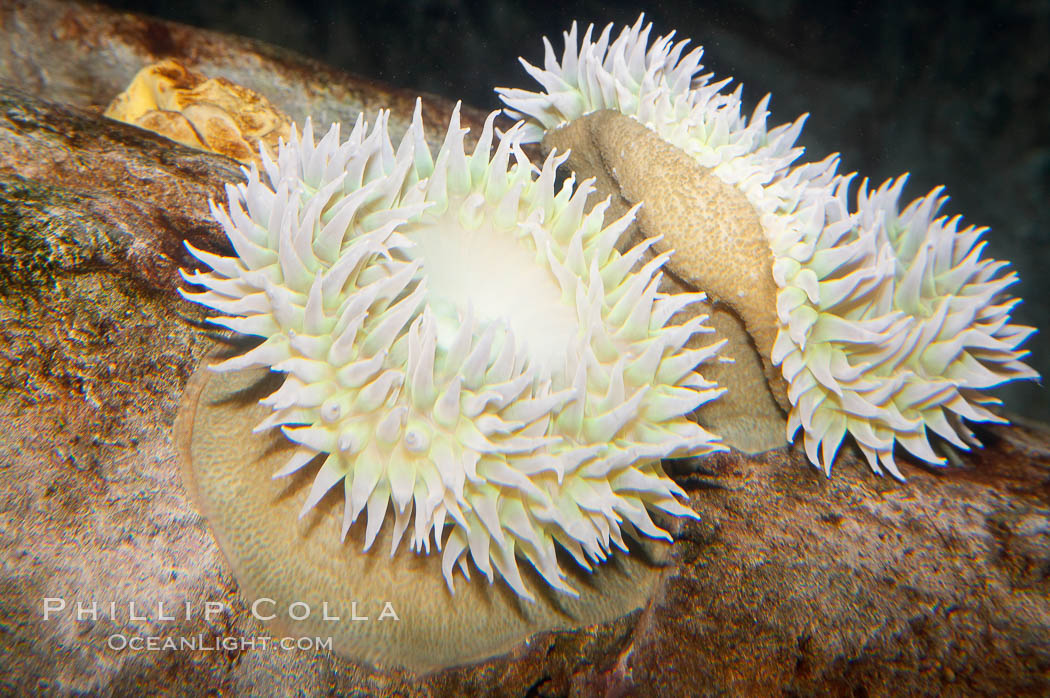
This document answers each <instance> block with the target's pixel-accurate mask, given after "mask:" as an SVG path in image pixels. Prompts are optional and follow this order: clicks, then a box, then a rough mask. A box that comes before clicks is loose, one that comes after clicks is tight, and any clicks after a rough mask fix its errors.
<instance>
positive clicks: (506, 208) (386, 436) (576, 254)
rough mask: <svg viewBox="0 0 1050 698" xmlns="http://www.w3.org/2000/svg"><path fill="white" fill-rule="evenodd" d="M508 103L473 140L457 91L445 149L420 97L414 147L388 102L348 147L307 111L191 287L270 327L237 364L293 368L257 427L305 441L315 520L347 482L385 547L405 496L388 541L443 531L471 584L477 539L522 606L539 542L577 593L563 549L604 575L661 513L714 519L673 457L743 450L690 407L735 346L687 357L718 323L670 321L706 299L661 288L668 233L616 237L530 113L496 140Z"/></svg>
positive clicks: (353, 513) (481, 562)
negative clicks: (398, 134) (701, 511)
mask: <svg viewBox="0 0 1050 698" xmlns="http://www.w3.org/2000/svg"><path fill="white" fill-rule="evenodd" d="M494 118H495V114H492V115H490V116H489V118H488V120H487V121H486V122H485V126H484V129H483V131H482V133H481V135H480V138H479V140H478V144H477V147H476V148H475V149H474V151H473V153H472V154H468V153H467V152H466V151H465V149H464V134H465V132H466V131H465V129H462V128H461V127H460V123H459V115H458V107H457V109H456V111H455V112H454V113H453V115H452V119H451V122H450V124H449V127H448V131H447V134H446V136H445V139H444V143H443V144H442V146H441V148H440V150H439V151H438V152H437V155H436V157H432V155H431V152H430V151H429V149H428V148H427V146H426V142H425V140H424V133H423V126H422V121H421V117H420V105H419V103H418V102H417V106H416V111H415V114H414V117H413V121H412V125H411V127H410V128H409V131H408V133H407V134H406V135H405V136H404V138H403V140H402V141H401V142H400V144H399V145H398V146H397V147H396V148H395V147H394V146H393V144H392V143H391V141H390V138H389V135H388V132H387V114H386V113H384V112H381V113H380V114H379V116H378V118H377V119H376V121H375V124H374V125H373V126H372V127H371V128H368V126H367V124H366V123H365V122H364V121H363V120H362V119H360V118H359V119H358V121H357V123H356V124H355V126H354V128H353V130H352V132H351V133H350V136H349V138H347V140H346V141H345V142H342V143H340V140H339V128H338V125H336V126H333V127H332V128H331V130H329V131H328V133H327V135H325V136H324V137H323V138H322V139H321V140H320V141H319V142H318V143H316V144H315V142H314V138H313V134H312V128H311V125H310V123H309V122H307V124H306V126H305V127H304V129H303V134H302V136H301V137H297V136H293V138H292V140H291V142H289V143H285V144H283V145H282V147H281V149H280V152H279V155H278V157H277V161H276V162H273V161H271V160H270V159H269V158H267V157H266V155H265V153H264V154H263V162H264V171H265V175H266V180H268V181H264V179H263V178H262V177H261V176H260V175H259V173H258V172H257V170H256V169H255V168H254V167H253V168H251V169H250V170H246V174H247V182H246V183H243V184H238V185H236V186H232V185H228V187H227V193H228V199H229V201H228V213H227V212H224V211H223V210H221V209H219V208H218V207H217V206H215V205H214V204H212V209H213V214H214V215H215V217H216V219H217V220H218V221H219V222H220V223H221V225H222V227H223V229H224V231H225V233H226V236H227V237H228V239H229V241H230V244H231V245H232V246H233V249H234V251H235V253H236V256H235V257H223V256H219V255H215V254H211V253H208V252H205V251H202V250H199V249H196V248H193V247H190V248H189V249H190V252H191V253H192V254H193V255H194V256H195V257H196V258H197V259H199V260H200V261H201V262H203V263H204V264H206V265H207V266H208V267H210V268H211V270H212V271H210V272H207V273H200V272H194V273H190V274H187V273H184V278H185V279H186V281H188V282H189V283H191V284H194V285H198V286H202V287H204V288H205V289H207V290H206V291H204V292H200V293H184V295H185V296H186V297H187V298H188V299H190V300H192V301H195V302H198V303H201V304H204V305H206V306H208V307H209V308H212V309H215V310H217V311H219V312H220V313H222V314H223V315H222V316H220V317H215V318H212V319H211V320H212V322H215V323H217V324H219V325H222V326H224V327H227V328H229V329H231V330H234V331H235V332H238V333H241V334H245V335H255V336H259V337H262V338H263V339H264V341H263V342H262V343H261V344H259V345H258V346H256V347H255V348H253V349H251V350H249V351H247V352H246V353H244V354H242V355H240V356H237V357H234V358H232V359H230V360H227V361H225V362H223V363H221V364H219V365H217V366H215V368H216V369H217V370H220V371H231V370H240V369H246V368H250V367H263V368H268V369H272V370H273V371H276V372H282V373H284V374H285V376H286V377H285V379H284V382H283V384H282V385H281V386H280V387H279V389H277V390H276V391H275V392H273V393H272V394H270V395H269V396H268V397H266V398H265V399H263V400H262V402H263V404H265V405H267V406H268V407H269V408H270V409H271V410H272V412H271V414H270V415H269V416H268V417H267V418H266V419H265V420H264V421H263V422H262V423H261V424H259V425H258V426H257V427H256V431H261V430H266V429H271V428H278V427H279V428H280V429H281V431H282V432H283V434H284V435H285V437H287V439H288V440H290V441H291V442H294V444H296V449H295V451H294V453H293V455H292V456H291V458H290V459H289V460H288V461H287V463H286V465H284V467H282V468H280V469H279V471H278V472H277V473H275V474H274V477H283V476H287V475H290V474H292V473H295V472H297V471H299V470H300V469H302V468H304V467H306V466H307V465H308V464H311V467H316V468H317V469H316V473H315V475H314V476H313V484H312V487H311V489H310V492H309V494H308V496H307V497H306V499H305V502H303V505H302V513H301V514H300V517H301V516H302V515H304V514H306V513H307V512H309V511H310V510H311V509H312V508H314V507H315V506H317V505H318V503H319V502H320V501H321V500H322V499H323V498H324V497H325V495H326V493H328V492H329V491H330V490H332V489H333V488H335V487H336V486H337V485H340V484H341V485H342V488H343V491H344V493H345V494H344V506H343V515H342V525H341V530H342V536H343V537H344V538H345V537H346V535H347V532H348V531H349V530H350V528H351V526H353V524H354V522H355V521H357V520H358V518H359V515H360V514H361V513H362V512H364V511H366V512H367V514H366V516H365V517H364V518H365V519H366V523H365V536H364V547H365V549H366V550H367V549H369V548H370V547H371V546H372V544H373V543H374V541H375V540H376V536H377V534H378V532H379V530H380V528H381V527H382V526H383V522H384V520H385V519H386V518H387V510H388V507H389V506H390V505H391V504H392V505H393V506H392V512H393V528H392V535H391V546H390V549H391V555H393V554H394V552H395V551H396V550H397V548H398V546H399V542H400V540H401V539H402V537H403V535H404V533H405V531H406V530H408V529H409V527H411V534H410V546H411V548H412V549H413V550H415V551H417V552H429V550H430V543H431V539H433V542H434V544H435V546H436V548H437V549H438V550H440V551H443V552H442V564H441V567H442V571H443V574H444V578H445V581H446V583H447V585H448V587H449V589H450V590H452V589H453V588H454V587H453V570H454V568H455V567H457V566H458V568H459V569H460V570H461V571H462V573H463V574H464V575H465V576H467V577H468V578H469V568H468V562H467V560H468V556H467V555H466V554H465V552H466V551H469V553H470V555H469V558H470V559H472V560H473V563H474V565H475V566H476V567H477V569H478V570H480V571H481V572H482V573H484V575H485V576H486V577H487V578H488V579H489V581H490V582H491V581H492V579H493V569H495V572H496V573H498V575H499V576H501V577H502V578H503V579H504V580H506V582H507V583H508V584H509V586H510V587H511V588H513V590H514V591H515V592H516V593H517V594H518V595H519V596H521V597H523V598H527V599H530V600H532V599H533V598H534V597H533V595H532V594H531V593H530V591H529V590H528V588H527V587H526V585H525V584H524V583H523V581H522V577H521V574H520V571H519V568H518V558H519V557H520V558H523V559H525V560H527V561H528V562H529V563H531V565H532V566H533V567H534V568H535V569H536V571H537V572H538V573H539V574H540V575H541V576H542V578H543V579H544V580H546V582H547V583H548V584H549V585H550V586H551V587H552V588H554V589H557V590H558V591H560V592H563V593H566V594H570V595H574V594H575V593H576V591H575V589H573V587H572V586H571V585H570V584H568V582H567V581H566V576H565V573H564V571H563V570H562V568H561V566H560V564H559V562H558V559H557V556H556V546H555V543H558V544H559V545H560V546H561V547H562V548H564V549H565V550H566V551H568V552H569V553H570V554H571V555H572V556H573V557H574V558H575V560H576V561H577V562H578V563H579V564H580V565H581V566H583V567H584V568H588V569H589V568H590V565H591V564H593V563H596V562H600V561H603V560H605V559H606V558H607V557H608V556H609V555H610V553H611V551H612V548H613V546H615V547H618V548H621V549H623V550H626V545H625V543H624V539H623V535H622V533H623V532H624V531H626V532H628V533H634V532H639V533H641V534H645V535H646V536H651V537H654V538H665V539H666V538H669V537H668V535H667V533H666V532H665V531H663V530H662V529H661V528H659V527H658V526H657V525H656V524H655V523H654V522H653V520H652V519H651V518H650V515H649V513H648V511H647V509H658V510H662V511H664V512H667V513H670V514H672V515H675V516H695V515H694V514H693V513H692V512H691V511H690V510H689V509H688V508H686V507H685V506H683V505H682V504H681V503H680V502H679V501H678V500H677V499H676V497H683V496H684V492H683V491H682V490H681V488H680V487H678V486H677V485H676V484H675V483H674V482H673V481H671V480H670V479H669V478H668V477H666V475H665V474H664V472H663V470H662V468H661V464H660V459H661V458H665V457H678V456H686V455H697V454H704V453H709V452H711V451H714V450H718V449H720V448H722V446H720V445H719V444H718V443H717V441H716V439H715V438H714V437H713V436H712V435H711V434H710V433H708V432H707V431H705V430H704V429H703V428H701V427H700V426H698V425H697V424H696V423H695V422H692V421H690V420H689V419H687V417H686V416H685V415H687V414H688V413H690V412H691V411H692V410H693V409H695V408H696V407H697V406H698V405H700V404H701V403H703V402H705V401H707V400H710V399H712V398H714V397H716V396H717V395H718V394H719V393H720V392H721V391H720V390H719V389H718V388H717V387H716V386H714V385H713V384H712V383H710V382H709V381H706V380H704V379H703V378H702V377H701V376H700V375H699V374H698V373H697V372H696V371H695V370H694V369H695V368H696V366H697V365H698V364H699V363H701V362H703V361H705V360H707V359H709V358H711V357H713V356H714V355H715V354H716V351H717V349H718V346H719V345H718V344H717V343H715V344H711V345H709V346H706V347H703V348H700V349H692V350H686V349H683V347H684V345H685V344H686V342H687V341H688V340H690V339H691V338H692V337H693V336H694V335H695V334H697V333H703V332H706V331H708V330H706V328H705V327H704V325H703V317H702V316H701V317H693V318H691V319H689V320H688V321H686V322H683V323H681V324H672V319H673V318H675V316H676V314H677V313H679V311H681V310H682V309H683V308H686V307H688V306H690V305H691V304H693V303H696V302H699V301H701V300H702V299H703V294H698V293H689V294H677V295H667V294H663V293H660V292H659V291H658V290H657V289H658V285H659V282H660V278H661V271H660V270H661V267H662V265H663V264H664V262H665V261H666V260H667V258H668V256H669V255H667V254H663V255H659V256H658V257H656V258H654V259H652V260H651V261H649V262H648V263H645V264H644V265H638V264H637V262H638V261H639V260H640V259H641V258H642V256H643V254H644V253H645V251H646V250H647V249H648V248H649V247H650V246H651V245H652V243H653V241H646V242H643V243H641V244H639V245H637V246H635V247H633V248H632V249H630V250H629V251H627V252H626V253H623V254H621V253H620V252H619V251H618V250H617V249H616V243H617V241H618V240H619V238H620V237H621V235H622V234H623V232H624V231H625V230H626V229H627V228H628V226H629V225H630V223H631V220H632V217H631V215H628V216H625V217H623V218H620V219H618V220H616V221H613V222H611V223H609V224H608V225H606V224H605V221H604V214H605V208H606V206H605V205H604V204H602V203H599V204H597V205H595V206H593V207H592V208H590V209H589V210H588V209H587V208H586V202H587V199H588V197H589V196H590V194H591V193H592V190H593V187H592V186H591V185H590V183H588V182H584V183H582V184H580V185H579V186H576V185H575V182H574V181H573V180H572V179H570V180H569V181H568V182H567V183H566V184H565V185H564V186H561V187H560V188H558V187H556V181H555V180H556V171H557V169H558V166H559V165H560V164H561V163H562V162H563V160H564V158H563V157H559V156H557V155H555V154H553V153H552V154H551V155H550V156H548V157H547V158H546V160H545V161H544V162H543V164H542V166H541V167H539V168H538V170H537V168H536V167H534V166H533V164H532V163H531V162H530V161H529V159H528V157H527V155H526V154H525V153H524V152H523V151H522V149H521V146H520V143H521V140H522V137H523V130H522V127H521V126H520V125H515V126H514V127H512V128H511V129H509V131H508V132H507V133H505V134H503V136H502V137H501V138H500V139H499V142H498V144H497V145H496V147H495V149H494V150H493V148H492V145H493V131H494V129H493V120H494ZM291 523H292V522H289V524H291Z"/></svg>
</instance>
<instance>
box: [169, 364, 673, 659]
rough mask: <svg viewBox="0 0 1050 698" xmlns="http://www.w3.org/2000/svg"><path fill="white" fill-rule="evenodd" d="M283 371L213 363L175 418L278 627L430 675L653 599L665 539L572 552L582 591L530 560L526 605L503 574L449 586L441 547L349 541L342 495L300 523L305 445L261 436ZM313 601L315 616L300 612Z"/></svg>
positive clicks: (184, 459)
mask: <svg viewBox="0 0 1050 698" xmlns="http://www.w3.org/2000/svg"><path fill="white" fill-rule="evenodd" d="M214 361H215V360H214V359H206V364H214ZM280 381H281V378H280V376H279V374H276V373H272V372H269V371H267V370H265V369H246V370H241V371H235V372H226V373H216V372H214V371H211V370H208V367H207V365H202V366H201V367H200V368H199V369H198V370H197V372H196V373H194V375H193V376H192V377H191V379H190V382H189V384H188V385H187V388H186V391H185V393H184V396H183V401H182V404H181V406H180V411H179V415H178V418H177V421H176V429H175V440H176V445H177V449H178V454H179V461H180V466H181V470H182V476H183V482H184V483H185V485H186V487H187V489H188V490H189V493H190V495H191V497H192V498H193V500H194V501H195V503H196V505H197V507H198V508H199V510H200V511H201V513H202V514H203V515H204V516H205V517H206V518H207V520H208V523H209V526H210V527H211V529H212V532H213V534H214V536H215V539H216V541H217V542H218V544H219V548H220V550H221V551H222V552H223V554H224V556H225V557H226V559H227V561H228V562H229V564H230V566H231V568H232V569H233V572H234V575H235V576H236V578H237V580H238V583H239V585H240V586H241V589H242V593H244V595H245V596H246V598H248V599H249V601H250V602H256V601H259V605H258V606H257V609H258V613H259V617H261V618H263V619H267V622H268V623H270V624H273V625H275V626H276V629H277V630H279V631H281V632H284V633H287V634H288V635H289V636H298V637H320V638H328V637H330V638H332V649H333V650H334V651H335V652H336V653H337V654H339V655H340V656H342V657H345V658H347V659H350V660H352V661H356V662H364V663H369V664H374V665H379V666H383V667H403V668H405V669H408V670H410V671H414V672H419V673H423V672H429V671H433V670H437V669H442V668H447V667H450V666H455V665H458V664H465V663H471V662H475V661H480V660H482V659H485V658H487V657H491V656H496V655H499V654H503V653H505V652H507V651H509V650H510V649H512V648H513V647H514V646H515V645H517V644H518V643H520V642H521V641H523V640H524V639H525V638H527V637H530V636H532V635H534V634H536V633H542V632H548V631H557V630H562V629H569V628H576V627H582V626H587V625H593V624H597V623H603V622H608V621H612V620H614V619H616V618H619V617H622V616H624V615H627V614H629V613H631V612H632V611H634V610H636V609H639V608H642V607H644V606H645V605H646V603H648V600H649V599H650V598H651V597H652V595H653V593H654V591H655V588H656V585H657V584H658V582H659V578H660V575H661V568H662V566H663V565H664V564H665V561H666V559H667V555H668V551H669V548H670V545H669V544H668V543H665V542H663V541H656V540H652V539H645V540H642V539H632V538H628V542H629V544H630V548H631V553H632V554H631V555H620V556H616V557H614V558H613V559H612V560H611V561H610V562H609V563H608V564H604V565H601V566H599V567H598V568H596V569H594V570H593V571H591V572H588V571H586V570H584V569H583V568H581V567H579V566H576V565H575V564H574V563H573V561H572V560H571V559H563V560H562V561H561V562H562V566H563V567H564V568H565V570H566V573H567V576H568V578H569V579H570V580H571V583H572V584H573V585H574V586H575V587H576V588H577V589H578V590H579V596H578V597H572V596H568V595H565V594H560V593H555V592H554V591H553V590H552V589H551V588H550V587H549V585H548V584H547V582H546V581H544V580H543V578H542V577H541V576H540V575H539V574H537V573H536V572H535V571H533V570H531V569H526V570H523V574H522V577H523V584H524V585H525V586H526V588H527V589H528V590H529V591H531V592H532V593H533V595H534V596H535V598H536V602H535V603H528V602H524V601H523V600H522V599H521V598H520V597H519V596H518V595H517V594H516V593H515V592H514V591H513V590H511V589H510V587H508V586H506V585H502V584H488V583H484V582H482V581H481V580H475V581H474V583H468V584H462V583H461V584H459V585H457V590H456V594H455V595H452V594H449V593H448V590H447V589H446V588H445V583H444V581H443V578H442V569H441V567H442V565H441V559H440V557H439V556H435V555H416V554H414V553H412V552H411V551H409V550H406V549H404V548H403V547H402V548H401V549H400V550H398V551H397V552H396V553H395V554H393V555H390V556H387V555H385V554H375V553H364V552H362V550H361V549H362V547H364V543H365V540H364V538H365V535H364V531H363V530H361V529H354V530H352V531H351V532H350V533H349V535H348V537H347V540H346V541H345V542H343V541H342V538H341V535H340V530H339V528H340V527H339V519H340V517H339V508H340V506H341V501H340V497H339V496H337V495H335V494H334V493H333V494H332V495H329V496H326V497H325V498H323V499H322V500H321V501H320V502H319V503H318V505H317V506H316V507H315V508H314V509H313V510H312V511H311V512H310V513H309V514H307V516H305V517H303V518H302V519H301V520H299V521H298V522H296V517H297V515H298V512H299V508H300V506H301V501H302V499H303V497H304V496H305V495H306V494H307V492H308V490H309V489H310V487H311V482H310V477H309V474H308V473H307V472H305V471H304V472H301V473H299V474H298V475H296V476H293V477H291V478H288V479H280V480H274V479H273V478H272V477H271V474H272V472H273V471H274V469H275V468H277V467H279V466H280V465H281V463H283V462H284V461H285V460H287V458H288V457H289V455H290V451H291V450H293V449H294V445H293V444H291V443H290V442H288V441H287V440H286V439H285V438H284V437H283V436H281V435H280V434H278V433H275V432H270V433H269V434H264V435H262V436H260V435H258V434H253V433H252V427H253V425H254V424H256V423H257V422H258V421H259V420H260V419H262V418H264V417H265V416H266V414H267V411H268V410H267V408H266V407H265V406H263V405H260V404H258V399H259V397H261V396H263V395H265V394H267V393H268V392H271V391H272V390H273V389H274V388H276V384H278V383H280ZM393 528H394V527H393V515H392V513H388V515H387V521H386V522H385V525H383V526H382V527H381V529H380V532H379V533H378V536H377V539H376V543H377V544H378V545H379V546H380V547H381V548H382V549H389V547H390V545H391V541H392V532H393ZM293 604H297V605H296V606H295V607H294V608H291V607H292V605H293ZM387 604H389V606H387ZM306 609H309V615H308V616H307V617H305V618H303V619H302V620H293V618H292V615H291V614H294V615H295V616H297V617H298V616H302V615H303V614H304V613H305V612H306ZM384 611H386V612H387V616H386V617H382V615H383V613H384ZM390 612H393V613H394V614H396V616H397V619H394V618H393V617H391V616H390V615H389V614H390ZM270 616H274V618H273V619H272V620H270V619H269V617H270ZM326 616H328V618H335V617H338V618H339V620H338V621H333V620H326ZM355 617H357V618H358V619H363V618H364V617H367V618H368V620H353V618H355Z"/></svg>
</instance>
